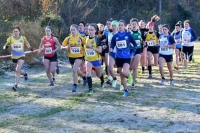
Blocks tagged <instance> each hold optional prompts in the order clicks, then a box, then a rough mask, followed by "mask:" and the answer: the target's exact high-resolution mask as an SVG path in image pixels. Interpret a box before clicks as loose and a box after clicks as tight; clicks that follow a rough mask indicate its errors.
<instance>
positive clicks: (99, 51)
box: [90, 38, 102, 53]
mask: <svg viewBox="0 0 200 133" xmlns="http://www.w3.org/2000/svg"><path fill="white" fill-rule="evenodd" d="M90 48H91V49H93V50H95V51H97V52H98V53H101V52H102V46H101V39H100V38H97V48H95V47H90Z"/></svg>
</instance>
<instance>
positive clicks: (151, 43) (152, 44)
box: [147, 41, 156, 46]
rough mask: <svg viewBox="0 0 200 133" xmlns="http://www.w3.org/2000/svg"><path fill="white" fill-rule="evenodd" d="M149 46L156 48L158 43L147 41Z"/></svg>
mask: <svg viewBox="0 0 200 133" xmlns="http://www.w3.org/2000/svg"><path fill="white" fill-rule="evenodd" d="M147 45H148V46H155V45H156V42H155V41H147Z"/></svg>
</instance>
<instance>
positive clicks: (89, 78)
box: [87, 77, 92, 89]
mask: <svg viewBox="0 0 200 133" xmlns="http://www.w3.org/2000/svg"><path fill="white" fill-rule="evenodd" d="M87 82H88V87H89V89H92V78H91V77H87Z"/></svg>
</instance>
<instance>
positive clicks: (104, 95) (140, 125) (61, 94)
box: [0, 44, 200, 133]
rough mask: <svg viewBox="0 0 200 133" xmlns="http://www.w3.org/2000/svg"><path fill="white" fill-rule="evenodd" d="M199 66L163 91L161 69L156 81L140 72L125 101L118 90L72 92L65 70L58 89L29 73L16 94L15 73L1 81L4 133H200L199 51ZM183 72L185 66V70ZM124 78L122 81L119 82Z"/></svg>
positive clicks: (69, 75)
mask: <svg viewBox="0 0 200 133" xmlns="http://www.w3.org/2000/svg"><path fill="white" fill-rule="evenodd" d="M198 45H199V44H196V51H195V59H196V63H194V64H190V65H189V70H190V72H189V73H184V72H183V69H180V70H179V71H174V77H175V78H174V80H175V86H174V87H170V86H169V83H168V79H169V78H168V72H167V70H166V79H167V80H166V81H167V82H166V85H165V86H160V85H159V80H160V75H159V73H158V68H156V67H153V76H154V78H153V79H152V80H147V79H146V78H147V72H146V74H144V75H142V74H141V73H139V77H138V82H137V89H135V90H130V96H129V97H127V98H124V97H122V94H123V92H121V91H119V88H117V89H113V88H111V87H110V86H107V85H106V88H105V89H104V90H103V91H101V90H99V89H98V88H99V79H97V78H94V79H93V81H94V86H95V93H94V95H92V96H87V95H86V92H87V87H83V86H82V85H81V84H80V85H78V90H77V91H78V92H77V93H72V92H71V86H72V81H71V78H72V71H71V69H69V66H68V65H67V66H66V65H65V66H62V69H61V74H59V75H58V76H57V78H56V84H55V86H54V87H48V86H47V85H48V81H47V78H46V76H45V73H44V70H43V69H42V70H41V69H39V70H34V69H32V70H27V71H28V72H29V74H30V80H29V81H28V82H27V83H26V82H23V79H21V84H20V86H19V87H20V89H19V91H18V92H12V91H11V90H10V86H12V80H13V78H14V73H8V75H6V76H3V77H1V78H0V85H1V86H0V91H1V93H0V132H8V133H10V132H59V133H60V132H91V133H93V132H94V133H96V132H123V133H124V132H159V131H163V132H200V130H199V126H200V117H199V114H200V104H199V103H200V94H199V93H200V90H199V89H200V83H199V81H200V53H199V51H200V46H198ZM182 68H183V67H182ZM118 79H119V77H118Z"/></svg>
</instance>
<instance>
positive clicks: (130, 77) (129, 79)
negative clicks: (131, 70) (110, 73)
mask: <svg viewBox="0 0 200 133" xmlns="http://www.w3.org/2000/svg"><path fill="white" fill-rule="evenodd" d="M128 83H129V84H130V85H131V84H132V83H133V77H132V75H131V74H129V76H128Z"/></svg>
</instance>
